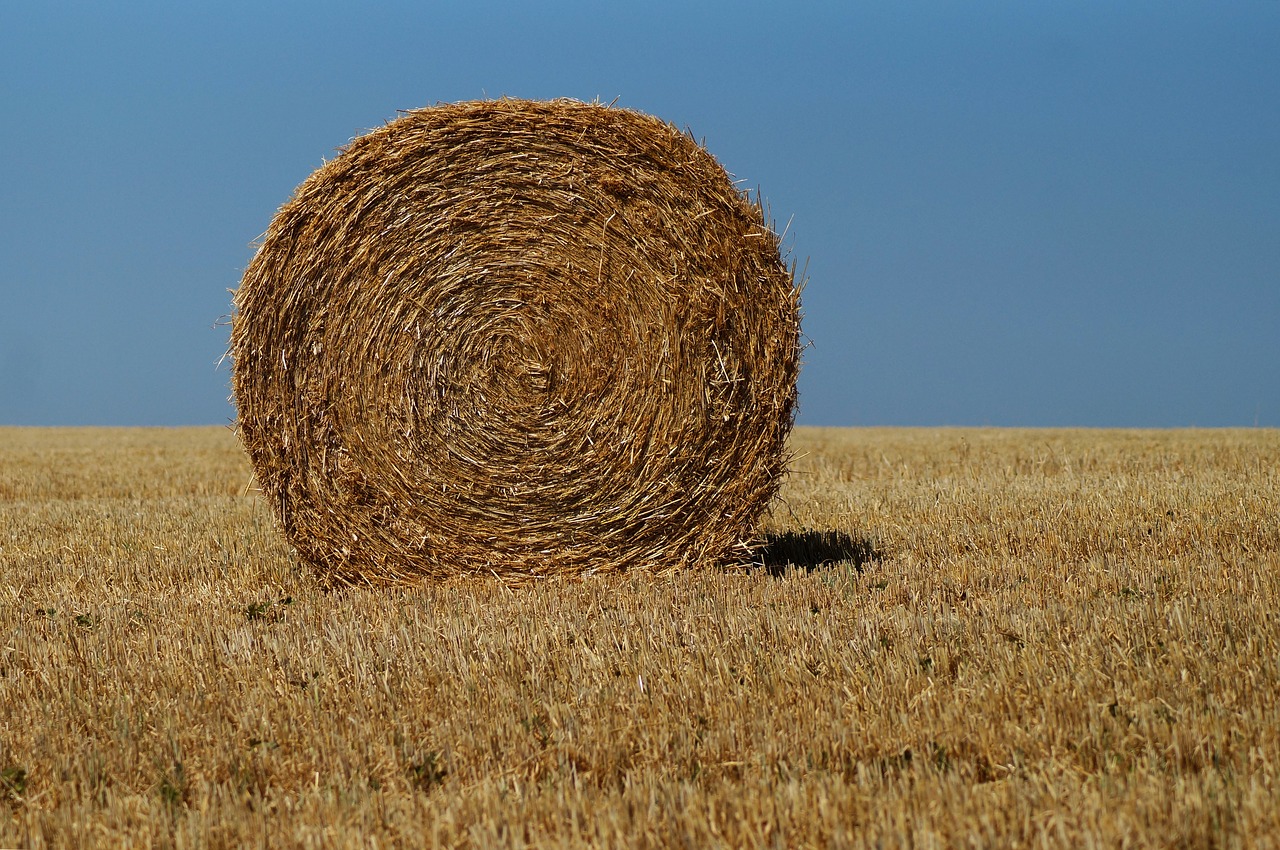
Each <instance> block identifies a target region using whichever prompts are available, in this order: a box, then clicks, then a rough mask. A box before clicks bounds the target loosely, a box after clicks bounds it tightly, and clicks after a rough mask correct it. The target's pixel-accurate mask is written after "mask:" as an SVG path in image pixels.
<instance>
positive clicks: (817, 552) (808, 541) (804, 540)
mask: <svg viewBox="0 0 1280 850" xmlns="http://www.w3.org/2000/svg"><path fill="white" fill-rule="evenodd" d="M882 557H884V555H883V553H882V552H881V551H880V550H879V549H877V548H876V545H875V544H874V543H873V542H871V541H870V540H868V539H867V538H865V537H854V536H853V535H852V534H847V533H845V532H843V531H784V532H782V533H781V534H767V535H765V539H764V545H763V546H761V547H760V548H759V549H757V550H756V552H755V557H754V558H753V559H752V560H753V561H754V562H755V564H756V565H758V566H760V567H763V568H764V569H765V571H766V572H768V573H769V575H771V576H780V575H782V574H783V573H785V572H786V571H787V568H788V567H796V568H799V569H802V570H804V571H805V572H810V573H811V572H813V571H814V570H816V569H818V568H819V567H822V566H825V565H827V564H836V563H841V562H845V561H848V562H850V563H852V564H853V566H854V568H855V569H856V570H857V571H858V572H862V565H863V564H866V563H868V562H869V561H878V560H880V559H881V558H882Z"/></svg>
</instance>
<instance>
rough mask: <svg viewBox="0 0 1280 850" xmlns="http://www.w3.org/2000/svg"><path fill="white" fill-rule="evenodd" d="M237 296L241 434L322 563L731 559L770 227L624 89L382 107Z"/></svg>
mask: <svg viewBox="0 0 1280 850" xmlns="http://www.w3.org/2000/svg"><path fill="white" fill-rule="evenodd" d="M235 308H236V313H235V316H234V319H233V325H232V333H231V355H232V357H233V359H234V373H233V377H232V385H233V390H234V393H235V399H236V403H237V407H238V423H237V427H238V432H239V435H240V438H241V440H242V441H243V443H244V446H245V448H246V449H247V451H248V453H249V456H250V458H251V460H252V463H253V467H254V470H255V473H256V476H257V479H258V483H259V486H260V487H261V488H262V491H263V493H264V494H265V496H266V497H267V499H268V500H269V501H270V503H271V505H272V506H273V508H274V511H275V514H276V517H277V519H278V521H279V524H280V528H281V529H282V531H283V533H284V535H285V536H286V537H287V539H288V540H289V542H290V543H291V544H292V545H293V546H294V547H295V548H296V549H297V551H298V553H299V555H300V556H301V558H302V559H303V560H304V561H305V562H307V563H308V564H310V565H311V566H312V567H313V568H315V569H316V570H317V572H318V573H319V575H320V577H321V578H322V580H325V581H327V582H329V583H335V584H344V583H356V582H359V583H366V582H368V583H375V584H381V583H393V582H402V581H411V580H416V579H421V578H432V579H436V578H445V577H449V576H455V575H462V574H468V573H482V574H496V575H498V576H500V577H502V578H504V579H507V580H509V581H514V582H518V581H521V580H526V579H529V578H534V577H538V576H546V575H553V574H571V575H580V574H587V573H592V572H605V571H616V570H622V569H637V568H638V569H647V570H652V571H655V572H660V573H661V572H668V571H673V570H677V569H681V568H685V567H690V566H694V565H699V564H708V563H714V562H718V561H722V560H724V559H726V558H731V557H741V556H743V555H744V554H746V552H747V551H748V546H749V543H750V541H751V540H752V535H753V532H754V529H755V526H756V523H757V521H758V519H759V517H760V515H761V514H762V512H763V511H764V509H765V507H766V506H767V504H768V502H769V500H770V499H771V498H772V497H773V495H774V493H775V492H776V490H777V487H778V485H779V483H780V477H781V475H782V473H783V471H784V468H785V463H786V449H785V445H786V439H787V435H788V433H789V431H790V429H791V424H792V420H793V415H794V407H795V400H796V376H797V371H798V368H799V334H800V315H799V292H798V288H797V287H796V285H795V282H794V280H793V275H792V272H791V271H790V270H789V269H788V268H787V266H786V265H785V264H784V261H783V259H782V257H781V254H780V250H779V239H778V236H777V234H776V233H775V232H774V231H773V230H772V229H771V227H770V226H769V225H768V223H767V222H766V221H765V217H764V214H763V212H762V210H761V208H760V206H759V203H758V202H756V203H752V202H751V201H750V200H749V199H748V198H747V197H746V196H744V195H743V194H742V193H741V192H739V191H738V190H737V189H736V187H735V186H734V184H733V182H732V181H731V180H730V178H729V177H728V175H727V174H726V172H725V171H724V169H723V168H722V167H721V166H720V165H719V164H718V163H717V162H716V161H715V159H714V158H713V157H712V156H711V155H710V154H709V153H707V152H706V151H705V150H704V149H703V148H702V147H700V146H699V145H698V144H697V143H695V142H694V141H693V140H692V139H691V138H690V137H689V136H688V135H686V134H683V133H681V132H679V131H677V130H676V129H675V128H673V127H672V126H670V125H668V124H666V123H664V122H662V121H659V120H658V119H656V118H653V117H650V116H647V115H643V114H640V113H637V112H634V111H631V110H625V109H619V108H614V107H610V106H604V105H600V104H587V103H580V102H577V101H570V100H556V101H550V102H535V101H522V100H497V101H480V102H468V103H459V104H451V105H441V106H436V107H431V108H427V109H421V110H416V111H413V112H409V113H406V114H405V115H403V116H402V117H400V118H398V119H397V120H395V121H393V122H391V123H389V124H387V125H386V126H384V127H382V128H380V129H377V130H374V131H372V132H370V133H368V134H367V135H365V136H362V137H360V138H357V139H356V140H354V141H353V142H352V143H351V144H350V145H349V146H348V147H347V148H346V149H344V150H343V151H342V152H341V154H340V155H339V156H338V157H337V158H335V159H334V160H332V161H331V162H328V163H326V164H325V165H324V166H322V167H321V168H320V169H318V170H317V171H316V172H315V173H314V174H312V175H311V177H309V178H308V179H307V180H306V181H305V182H304V183H303V184H302V185H301V186H300V187H299V188H298V189H297V191H296V192H295V193H294V195H293V197H292V198H291V199H290V200H289V201H288V202H287V203H286V204H285V205H284V206H283V207H282V208H281V209H280V211H279V212H278V214H277V215H276V217H275V219H274V220H273V221H272V223H271V226H270V228H269V230H268V231H267V233H266V235H265V237H264V239H263V241H262V244H261V245H260V246H259V249H258V251H257V254H256V255H255V256H254V258H253V260H252V262H251V263H250V265H249V267H248V269H247V270H246V271H245V274H244V279H243V281H242V282H241V285H240V288H239V290H238V291H237V292H236V295H235Z"/></svg>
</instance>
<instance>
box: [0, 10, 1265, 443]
mask: <svg viewBox="0 0 1280 850" xmlns="http://www.w3.org/2000/svg"><path fill="white" fill-rule="evenodd" d="M504 94H506V95H511V96H518V97H530V98H551V97H559V96H568V97H576V98H579V99H583V100H591V99H595V98H600V99H602V100H605V101H613V100H614V99H617V102H618V104H619V105H621V106H627V107H631V108H635V109H640V110H643V111H645V112H649V113H652V114H655V115H658V116H660V117H662V118H664V119H666V120H668V121H671V122H672V123H675V124H677V125H678V126H682V127H688V128H689V129H691V130H692V131H693V133H694V134H695V135H696V136H698V137H700V138H702V139H705V142H706V145H707V147H708V148H709V149H710V150H711V152H712V153H714V154H715V155H716V156H717V157H718V158H719V159H720V160H721V162H722V163H724V165H725V166H726V167H727V168H728V169H729V170H730V171H731V172H732V173H733V174H734V175H735V176H736V177H738V178H740V179H742V180H744V181H745V185H747V186H750V187H753V188H754V187H757V186H758V187H759V188H760V190H761V191H762V192H763V194H764V196H765V198H766V199H767V201H768V202H769V204H770V206H771V208H772V212H773V215H774V217H775V219H777V220H778V221H779V224H780V226H781V225H782V224H785V223H786V222H788V221H790V230H789V237H788V240H787V241H788V244H789V246H790V248H791V250H792V252H793V254H794V256H795V257H796V258H798V259H799V260H800V261H801V263H802V264H803V263H804V261H805V260H806V259H807V261H808V284H807V287H806V290H805V295H804V309H805V325H804V327H805V333H806V334H807V336H808V337H809V339H810V340H811V341H812V345H811V347H810V348H809V349H808V350H807V351H806V353H805V361H806V365H805V367H804V371H803V374H802V377H801V381H800V389H801V407H800V417H799V421H800V422H801V424H820V425H984V424H990V425H1002V426H1003V425H1008V426H1077V425H1083V426H1120V427H1148V426H1149V427H1180V426H1189V425H1199V426H1252V425H1254V424H1259V425H1264V426H1273V427H1274V426H1280V2H1277V0H1257V2H1223V3H1207V2H1200V3H1188V2H1123V3H1116V2H1114V1H1113V0H1112V1H1111V2H1054V3H1049V2H1034V0H1031V2H1000V3H996V2H965V3H956V2H913V1H912V0H895V2H877V3H856V2H853V3H850V2H840V3H826V2H822V3H804V2H796V3H785V4H784V3H755V2H737V3H701V4H700V3H680V2H670V3H669V2H661V0H659V1H658V2H649V3H645V4H634V5H630V4H626V5H624V4H609V3H586V2H580V3H571V2H552V3H546V4H540V5H539V4H531V3H529V4H526V3H519V4H517V3H501V2H483V1H482V2H472V3H466V4H453V3H449V4H438V5H437V4H431V3H376V2H371V3H368V4H353V3H342V4H338V3H328V2H310V3H280V4H261V5H260V4H257V3H255V4H248V3H238V2H220V3H217V4H207V3H188V4H171V3H149V2H135V3H128V4H99V3H67V2H56V0H54V1H53V2H49V0H45V1H44V2H39V3H35V2H22V0H19V2H6V3H4V4H0V105H2V106H3V109H2V111H0V116H2V118H0V120H2V121H3V126H4V128H5V131H6V132H5V155H4V156H3V157H0V216H2V218H0V221H2V222H3V226H0V261H2V262H0V295H2V296H3V309H2V310H0V424H33V425H79V424H88V425H122V424H123V425H178V424H218V423H227V422H229V421H230V420H231V419H232V418H233V417H234V409H233V407H232V406H231V405H230V404H229V403H228V401H227V395H228V386H227V385H228V379H229V372H228V370H227V367H226V366H225V365H224V366H223V367H222V368H221V369H219V368H218V367H217V361H218V359H219V356H220V355H221V353H222V351H223V350H224V348H225V346H226V339H227V332H228V329H227V327H226V326H225V325H220V324H218V323H219V320H220V318H222V319H223V320H225V316H226V314H227V313H228V312H229V310H230V296H229V294H228V291H227V290H229V289H233V288H234V287H235V286H236V285H237V283H238V281H239V278H240V275H241V273H242V272H243V270H244V267H245V265H246V264H247V263H248V261H249V258H250V257H251V255H252V245H251V243H252V242H253V240H254V239H255V238H256V237H258V236H259V235H260V234H261V233H262V231H264V230H265V229H266V227H267V224H268V222H269V221H270V219H271V216H272V215H273V214H274V212H275V210H276V208H277V207H279V205H280V204H282V203H283V202H284V201H285V200H286V199H287V198H288V196H289V194H290V192H291V191H292V190H293V188H294V187H295V186H296V185H297V184H298V183H300V182H301V181H302V180H303V179H305V178H306V176H307V175H308V174H309V173H310V172H311V171H312V170H313V169H315V168H316V167H317V166H319V165H320V163H321V162H322V161H323V160H324V159H325V158H330V157H332V156H333V154H334V150H335V149H336V148H338V147H340V146H342V145H343V144H345V143H346V142H347V141H348V140H350V139H351V138H352V137H353V136H355V135H358V134H360V133H361V132H363V131H364V130H367V129H369V128H373V127H376V126H379V125H381V124H383V123H385V122H386V121H387V120H389V119H391V118H393V117H394V116H395V114H396V111H397V110H400V109H410V108H414V107H419V106H425V105H429V104H432V103H435V102H438V101H456V100H465V99H473V98H482V97H486V96H487V97H496V96H499V95H504Z"/></svg>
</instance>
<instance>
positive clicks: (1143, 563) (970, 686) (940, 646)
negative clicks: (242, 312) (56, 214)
mask: <svg viewBox="0 0 1280 850" xmlns="http://www.w3.org/2000/svg"><path fill="white" fill-rule="evenodd" d="M793 446H794V449H795V451H796V452H797V453H798V454H799V455H800V457H799V458H798V459H797V460H796V461H795V463H794V464H793V474H792V475H791V477H790V478H789V480H788V482H787V484H786V486H785V487H784V491H783V496H784V499H783V500H782V501H781V502H779V504H778V505H777V507H776V509H775V511H774V513H773V515H772V516H771V517H770V519H769V520H768V524H767V527H766V529H765V531H766V532H768V533H769V534H770V535H772V536H771V538H770V540H771V545H770V546H769V547H768V548H767V549H766V550H765V552H764V553H763V556H762V557H763V559H764V561H765V563H764V564H763V565H760V566H755V567H750V566H744V567H735V568H726V569H723V570H716V571H703V572H698V573H692V574H683V575H678V576H677V577H675V578H673V579H669V580H655V579H652V578H650V577H647V576H643V575H632V576H624V577H620V578H619V577H614V578H595V579H589V580H585V581H581V582H569V581H548V582H546V583H542V584H537V585H534V586H531V587H527V588H522V589H517V590H512V589H508V588H506V587H504V586H503V585H501V584H499V583H498V582H496V581H493V580H484V579H467V580H457V581H454V582H451V583H448V584H445V585H439V586H431V587H420V588H406V589H399V590H362V589H355V590H345V591H335V592H325V591H323V590H321V589H320V587H319V585H318V583H317V582H316V581H315V580H314V578H313V577H311V576H310V575H309V574H308V573H306V572H305V571H303V570H300V569H299V567H298V565H297V562H296V560H295V559H294V557H293V556H292V554H291V553H290V552H289V550H288V548H287V547H286V546H285V545H284V543H283V542H282V540H281V539H280V538H279V537H278V535H277V534H276V533H275V531H274V529H273V526H272V522H271V518H270V515H269V513H268V511H267V509H266V507H265V505H263V504H262V503H261V501H260V500H259V499H258V497H257V496H256V494H255V493H254V492H253V490H252V483H251V477H250V472H249V468H248V464H247V462H246V460H245V459H244V456H243V453H242V452H241V451H240V448H239V446H238V444H237V443H236V441H235V438H234V436H233V435H232V434H231V433H230V432H229V431H227V430H226V429H221V428H209V429H179V430H141V429H139V430H113V429H93V430H41V429H12V428H9V429H0V846H22V847H73V846H80V847H88V846H94V847H112V846H120V847H126V846H127V847H148V846H150V847H241V846H250V847H252V846H272V847H392V846H412V847H417V846H438V845H444V846H453V845H466V846H477V847H489V846H537V847H549V846H557V847H559V846H614V847H680V846H687V847H716V846H731V847H753V846H762V847H774V846H776V847H805V846H814V847H841V846H849V847H863V846H866V847H875V846H879V847H949V846H976V847H983V846H990V847H1004V846H1021V847H1042V846H1051V847H1088V846H1105V847H1119V846H1130V847H1147V846H1150V847H1252V846H1260V847H1261V846H1275V845H1276V841H1277V839H1276V838H1275V836H1277V835H1280V704H1278V702H1280V701H1278V699H1277V695H1278V694H1280V620H1278V619H1277V617H1276V614H1275V612H1276V610H1277V609H1278V608H1280V522H1278V521H1277V516H1278V510H1277V509H1278V508H1280V432H1277V431H1274V430H1241V431H1168V432H1155V431H1150V432H1148V431H1143V432H1138V431H1112V432H1108V431H1013V430H906V429H898V430H872V429H868V430H862V429H859V430H820V429H798V430H797V432H796V433H795V435H794V438H793ZM788 561H790V562H793V565H792V566H787V565H786V562H788Z"/></svg>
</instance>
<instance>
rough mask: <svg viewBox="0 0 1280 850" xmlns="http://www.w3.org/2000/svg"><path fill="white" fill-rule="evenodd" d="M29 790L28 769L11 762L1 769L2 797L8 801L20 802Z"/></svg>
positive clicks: (0, 792)
mask: <svg viewBox="0 0 1280 850" xmlns="http://www.w3.org/2000/svg"><path fill="white" fill-rule="evenodd" d="M26 790H27V769H26V768H25V767H22V766H21V765H16V764H11V765H9V766H8V767H6V768H3V769H0V797H3V798H4V799H5V800H6V801H7V802H10V803H20V802H22V800H23V794H24V793H25V792H26Z"/></svg>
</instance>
